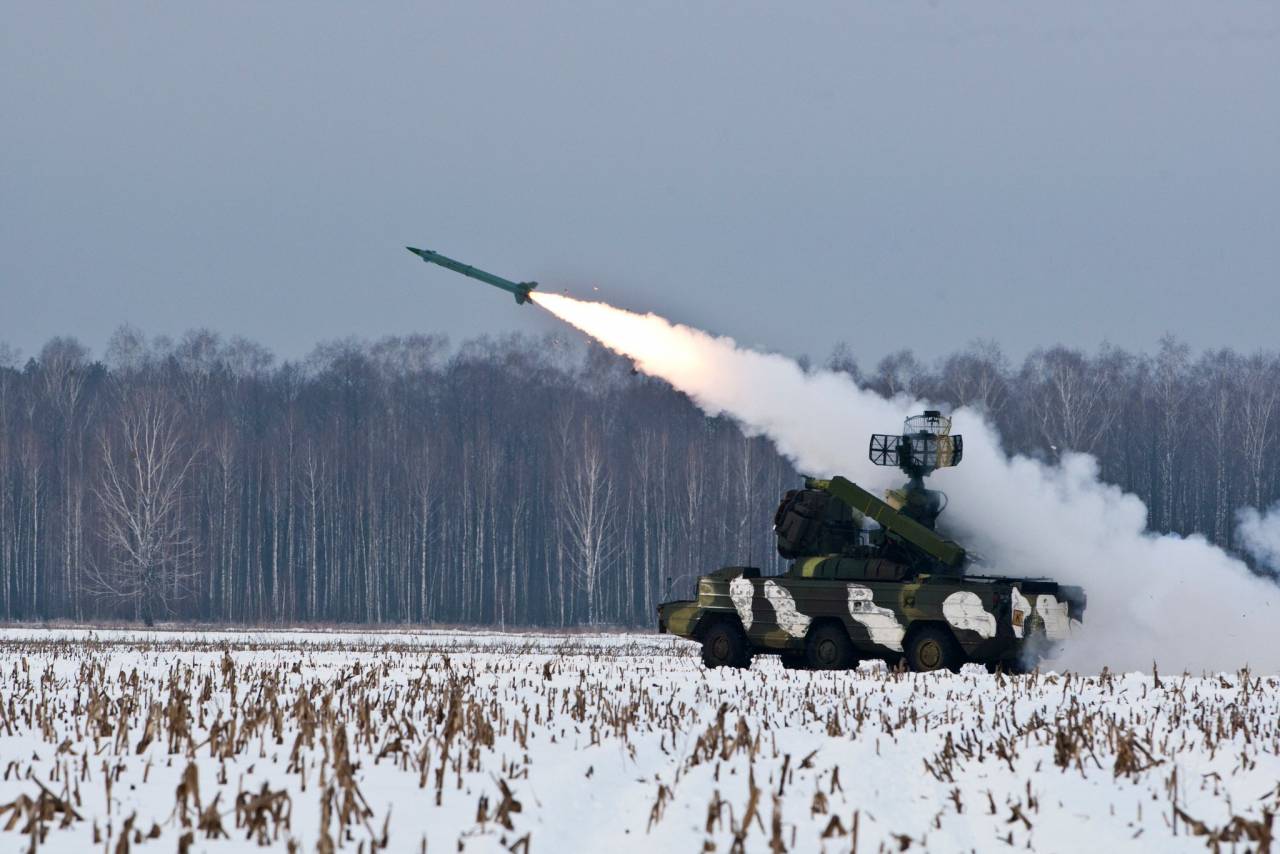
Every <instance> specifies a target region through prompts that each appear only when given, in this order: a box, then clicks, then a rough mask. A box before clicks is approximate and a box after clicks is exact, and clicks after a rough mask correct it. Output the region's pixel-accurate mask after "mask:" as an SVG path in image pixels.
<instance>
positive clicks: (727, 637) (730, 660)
mask: <svg viewBox="0 0 1280 854" xmlns="http://www.w3.org/2000/svg"><path fill="white" fill-rule="evenodd" d="M702 663H703V664H705V665H706V666H707V667H750V666H751V648H750V647H749V646H748V645H747V637H746V635H744V634H743V633H742V629H740V628H739V627H738V626H735V625H734V624H733V623H730V622H729V621H727V620H717V621H716V622H715V623H714V624H713V625H712V626H711V627H710V628H709V629H707V630H706V632H705V633H703V635H702Z"/></svg>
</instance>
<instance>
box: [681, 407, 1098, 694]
mask: <svg viewBox="0 0 1280 854" xmlns="http://www.w3.org/2000/svg"><path fill="white" fill-rule="evenodd" d="M963 455H964V444H963V440H962V438H961V437H960V436H958V435H954V436H953V435H951V420H950V418H948V417H946V416H944V415H942V414H941V413H940V412H936V411H926V412H925V413H924V414H923V415H917V416H913V417H911V418H908V419H907V421H906V426H905V429H904V430H903V432H902V433H901V434H899V435H891V434H881V433H877V434H875V435H873V436H872V437H871V444H870V457H871V461H872V462H873V463H875V464H876V465H881V466H896V467H897V468H900V469H901V470H902V471H903V472H904V473H905V474H906V475H907V478H908V480H907V482H906V483H905V484H904V485H903V486H902V487H901V488H900V489H895V490H889V491H888V492H887V493H886V495H885V498H884V499H880V498H877V497H876V496H874V495H872V494H871V493H870V492H868V491H867V490H865V489H863V488H862V487H860V486H858V485H857V484H855V483H853V482H851V481H849V480H847V479H845V478H843V477H838V476H837V477H833V478H831V479H830V480H817V479H813V478H807V479H806V480H805V484H804V488H803V489H799V490H792V491H791V492H788V493H787V494H786V495H785V496H784V497H783V499H782V503H781V504H780V505H779V506H778V510H777V513H776V515H775V516H774V532H775V534H776V536H777V540H778V552H779V554H781V555H782V557H783V558H786V559H787V560H789V561H791V563H790V566H789V568H788V570H787V571H786V572H785V573H784V574H782V575H778V576H773V577H765V576H762V574H761V572H760V570H759V569H758V568H756V567H749V566H730V567H725V568H723V569H719V570H716V571H715V572H712V573H710V574H708V575H704V576H702V577H700V578H699V579H698V590H697V597H698V598H697V599H695V600H688V601H671V602H664V603H663V604H661V605H659V606H658V631H659V632H669V633H671V634H674V635H678V636H680V637H685V638H690V639H693V640H697V641H699V642H701V644H702V660H703V663H704V664H706V665H707V666H708V667H749V666H750V665H751V660H752V657H753V656H754V655H778V656H781V658H782V663H783V665H784V666H786V667H791V668H809V669H822V670H835V669H843V668H848V667H853V666H856V665H857V663H858V662H859V661H861V660H863V659H871V658H879V659H884V660H886V661H888V662H890V663H891V664H895V665H896V664H898V663H899V662H901V663H902V664H905V665H906V666H907V667H909V668H910V669H912V670H916V671H929V670H940V669H950V670H958V669H959V668H960V667H961V666H962V665H963V664H964V663H966V662H977V663H980V664H984V665H986V666H987V667H988V668H989V669H991V670H995V669H997V668H1001V669H1004V670H1005V671H1008V672H1018V671H1024V670H1027V669H1029V668H1033V667H1034V666H1035V665H1036V664H1037V663H1038V662H1039V660H1040V659H1041V658H1044V657H1052V656H1053V654H1055V652H1056V651H1057V650H1058V649H1059V648H1060V646H1061V644H1062V643H1063V642H1064V641H1066V640H1067V638H1068V637H1069V636H1070V634H1071V632H1072V631H1073V630H1074V627H1075V626H1078V625H1079V623H1080V621H1081V620H1082V619H1083V617H1084V609H1085V594H1084V591H1083V590H1082V589H1080V588H1079V587H1071V586H1067V585H1062V584H1058V583H1056V582H1054V581H1051V580H1049V579H1046V578H1034V577H1027V578H1017V577H1004V576H991V575H983V574H980V573H978V572H975V571H974V570H975V568H976V566H977V561H976V559H975V558H974V556H972V555H971V554H969V553H968V552H967V551H966V550H965V549H964V548H963V547H962V546H960V545H959V544H957V543H955V542H953V541H951V540H949V539H947V538H945V537H944V536H942V535H941V534H939V533H938V531H937V520H938V517H939V515H940V514H941V513H942V511H943V510H944V509H945V507H946V497H945V496H944V495H943V494H942V493H941V492H938V491H935V490H931V489H927V488H925V486H924V478H925V477H926V476H927V475H929V474H931V473H932V472H934V471H935V470H936V469H940V468H948V467H950V466H954V465H957V464H958V463H959V462H960V460H961V458H962V457H963Z"/></svg>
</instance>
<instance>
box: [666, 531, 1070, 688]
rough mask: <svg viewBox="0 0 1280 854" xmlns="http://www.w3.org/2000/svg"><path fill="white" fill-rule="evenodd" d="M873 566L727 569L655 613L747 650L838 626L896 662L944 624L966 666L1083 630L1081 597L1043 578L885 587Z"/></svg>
mask: <svg viewBox="0 0 1280 854" xmlns="http://www.w3.org/2000/svg"><path fill="white" fill-rule="evenodd" d="M877 562H878V561H876V560H875V559H874V558H873V559H862V560H858V559H850V558H845V557H840V556H827V557H809V558H804V559H801V560H797V561H795V562H794V563H793V564H792V565H791V568H790V570H789V571H788V572H787V573H786V574H785V575H780V576H773V577H761V576H760V575H759V573H758V571H756V570H754V569H751V568H748V567H728V568H725V569H722V570H718V571H716V572H714V573H711V574H710V575H705V576H703V577H701V578H700V579H699V580H698V598H697V599H696V600H693V601H675V602H667V603H664V604H662V605H661V606H659V609H658V627H659V631H661V632H669V633H670V634H673V635H677V636H679V637H684V638H690V639H695V640H697V639H700V634H701V632H702V630H703V629H705V628H706V627H707V626H709V625H710V624H711V623H712V622H713V621H715V620H729V621H731V622H732V623H733V624H734V625H735V626H739V627H741V629H742V631H743V632H744V633H745V635H746V638H747V641H748V643H749V645H750V648H751V651H752V652H754V653H756V654H759V653H766V654H767V653H787V652H795V653H800V652H803V651H804V649H805V643H806V639H807V637H808V635H809V633H810V630H811V629H812V628H813V627H814V626H815V625H816V624H818V623H819V622H820V621H832V620H834V621H836V622H838V623H839V624H840V625H842V626H843V627H844V629H845V631H846V632H847V633H848V635H849V639H850V641H851V642H852V644H853V646H854V649H855V651H856V653H857V655H858V657H859V658H881V659H885V660H888V661H891V662H892V661H896V660H897V659H898V658H899V657H900V656H901V655H902V653H903V644H904V641H906V639H907V638H908V637H909V636H910V633H911V632H913V631H916V630H918V629H919V627H921V626H923V625H935V626H939V627H944V628H945V629H946V631H948V632H950V634H951V636H952V637H954V639H955V641H956V643H957V644H958V645H959V647H960V649H962V650H963V652H964V656H965V658H966V659H967V660H969V661H975V662H979V663H989V664H998V663H1001V662H1010V663H1012V662H1017V661H1019V660H1025V658H1026V655H1027V654H1028V653H1029V651H1030V648H1031V647H1032V646H1033V645H1034V647H1035V654H1036V655H1037V656H1040V655H1045V654H1052V652H1053V650H1054V649H1055V648H1056V647H1058V646H1059V645H1061V644H1062V643H1063V642H1065V641H1066V640H1067V639H1068V638H1069V637H1070V635H1071V633H1072V631H1074V629H1075V627H1077V626H1078V625H1079V624H1080V620H1081V618H1082V616H1083V610H1084V594H1083V591H1082V590H1080V588H1076V587H1066V586H1065V585H1059V584H1056V583H1054V582H1052V581H1045V580H1041V579H1017V578H988V577H982V576H965V575H954V574H936V575H929V574H922V575H918V576H916V577H914V578H912V579H911V580H909V581H891V580H890V581H886V580H877V579H872V578H868V576H878V577H883V576H884V575H885V573H883V572H882V571H881V568H879V567H875V566H872V565H873V564H875V563H877Z"/></svg>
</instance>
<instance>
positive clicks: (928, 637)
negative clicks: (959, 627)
mask: <svg viewBox="0 0 1280 854" xmlns="http://www.w3.org/2000/svg"><path fill="white" fill-rule="evenodd" d="M903 652H904V653H905V658H906V662H907V666H908V667H910V668H911V669H912V670H914V671H915V672H917V673H928V672H929V671H932V670H944V669H945V670H950V671H952V672H953V673H955V672H959V670H960V666H961V665H962V664H964V651H963V650H961V649H960V646H959V644H957V643H956V639H955V638H954V637H952V636H951V633H950V632H949V631H947V630H946V629H944V628H942V627H941V626H921V627H920V628H919V629H918V630H916V631H915V632H912V634H911V637H910V638H909V639H908V640H907V646H906V649H905V650H903Z"/></svg>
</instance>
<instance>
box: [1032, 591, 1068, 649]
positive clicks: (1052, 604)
mask: <svg viewBox="0 0 1280 854" xmlns="http://www.w3.org/2000/svg"><path fill="white" fill-rule="evenodd" d="M1036 613H1037V614H1039V615H1040V619H1041V620H1042V621H1043V622H1044V636H1045V637H1047V638H1048V639H1049V640H1054V641H1056V640H1066V639H1067V638H1069V637H1071V620H1070V618H1068V617H1067V603H1066V602H1059V601H1058V597H1056V596H1053V595H1051V594H1048V593H1044V594H1041V595H1040V596H1037V597H1036Z"/></svg>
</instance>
